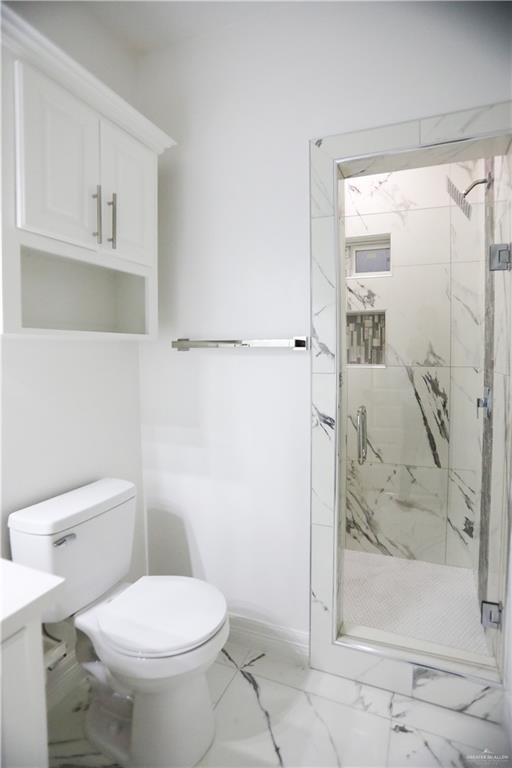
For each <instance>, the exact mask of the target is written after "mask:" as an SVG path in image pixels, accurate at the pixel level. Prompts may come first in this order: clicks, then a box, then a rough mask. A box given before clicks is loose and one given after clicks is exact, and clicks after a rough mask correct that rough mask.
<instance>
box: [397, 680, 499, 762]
mask: <svg viewBox="0 0 512 768" xmlns="http://www.w3.org/2000/svg"><path fill="white" fill-rule="evenodd" d="M391 713H392V719H393V726H394V725H396V724H398V725H400V726H402V725H403V726H407V727H410V728H417V729H419V730H421V731H426V732H428V733H434V734H436V735H438V736H441V737H442V738H444V739H449V740H450V741H454V742H459V743H460V744H467V745H468V746H470V747H471V748H473V749H475V750H480V751H481V752H483V751H484V750H485V749H489V750H491V752H493V753H494V754H498V753H499V754H510V744H509V739H508V738H507V734H506V733H505V731H504V729H503V728H501V726H499V725H496V724H495V723H490V722H486V721H485V720H480V719H478V718H476V717H471V716H468V715H464V714H461V713H459V712H453V711H451V710H449V709H445V708H443V707H436V706H433V705H432V704H426V703H424V702H422V701H417V700H414V699H408V698H406V697H405V696H398V695H397V696H395V697H394V698H393V702H392V705H391Z"/></svg>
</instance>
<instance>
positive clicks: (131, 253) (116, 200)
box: [100, 120, 157, 264]
mask: <svg viewBox="0 0 512 768" xmlns="http://www.w3.org/2000/svg"><path fill="white" fill-rule="evenodd" d="M100 136H101V141H100V146H101V173H100V179H101V192H102V202H103V205H104V206H105V205H106V206H107V210H106V215H103V217H102V222H103V238H102V239H103V247H104V248H105V247H106V248H111V249H113V250H117V252H118V254H119V255H120V256H124V257H126V258H127V259H132V260H133V261H138V262H140V263H141V264H151V262H152V258H153V254H154V252H155V242H156V225H157V210H156V208H157V194H156V184H157V163H156V156H155V155H154V153H153V152H150V150H149V149H147V147H145V146H144V145H143V144H141V143H140V141H136V140H135V139H133V138H132V137H131V136H130V135H129V134H127V133H126V131H123V130H121V129H119V128H117V126H115V125H111V124H109V123H107V122H106V121H104V120H102V121H101V126H100Z"/></svg>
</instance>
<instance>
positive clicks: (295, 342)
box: [172, 336, 309, 352]
mask: <svg viewBox="0 0 512 768" xmlns="http://www.w3.org/2000/svg"><path fill="white" fill-rule="evenodd" d="M172 347H173V349H177V350H179V351H180V352H188V351H189V350H190V349H221V348H222V349H238V348H240V347H262V348H264V347H266V348H272V349H308V348H309V340H308V337H307V336H294V337H293V338H291V339H175V340H174V341H173V342H172Z"/></svg>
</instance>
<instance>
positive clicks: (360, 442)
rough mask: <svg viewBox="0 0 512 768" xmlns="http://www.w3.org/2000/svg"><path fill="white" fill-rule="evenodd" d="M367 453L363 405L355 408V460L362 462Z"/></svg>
mask: <svg viewBox="0 0 512 768" xmlns="http://www.w3.org/2000/svg"><path fill="white" fill-rule="evenodd" d="M367 453H368V437H367V429H366V408H365V406H364V405H361V406H359V408H358V409H357V460H358V462H359V464H364V463H365V461H366V455H367Z"/></svg>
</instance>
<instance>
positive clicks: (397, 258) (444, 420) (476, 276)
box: [335, 135, 512, 670]
mask: <svg viewBox="0 0 512 768" xmlns="http://www.w3.org/2000/svg"><path fill="white" fill-rule="evenodd" d="M510 147H511V137H510V136H509V135H502V136H498V137H489V138H484V139H478V140H474V141H464V142H456V143H446V144H442V145H441V146H433V147H431V148H423V149H421V150H417V151H408V152H397V153H395V154H393V153H387V154H382V155H376V156H373V157H368V156H364V157H359V158H358V157H355V158H352V159H348V160H345V161H343V160H342V161H340V162H339V164H338V168H339V174H340V176H339V180H338V182H337V183H338V189H337V199H338V206H339V210H338V217H337V220H338V227H339V230H338V233H337V235H338V244H339V265H338V277H339V280H338V289H339V290H338V298H337V314H338V345H339V352H338V355H339V362H338V373H339V382H338V383H339V388H338V433H337V440H338V467H337V473H338V482H337V491H336V493H337V499H336V502H337V523H336V524H337V527H338V535H337V546H336V566H335V567H336V569H337V581H336V583H337V595H336V600H335V608H336V613H337V615H336V622H335V624H336V628H337V640H338V641H341V642H344V641H349V642H352V643H353V644H357V643H359V644H362V645H368V644H369V643H370V644H373V645H374V646H376V647H380V648H383V649H386V648H392V649H395V650H397V649H398V650H399V649H404V650H407V651H408V652H411V651H414V652H417V653H418V654H421V655H422V657H427V658H428V657H429V656H432V657H436V658H443V659H447V660H452V661H454V662H460V663H463V664H465V665H468V666H469V667H474V668H475V669H479V670H485V669H489V670H492V669H496V668H499V667H500V665H501V661H502V639H501V638H502V631H501V628H502V626H503V615H502V612H503V605H504V602H505V582H506V562H507V542H508V536H509V534H508V504H509V488H510V435H509V434H508V427H507V425H508V424H509V417H510V413H509V409H510V400H511V389H510V376H511V359H510V358H511V341H512V340H511V317H510V307H511V298H512V295H511V293H512V275H511V273H510V270H509V256H510V252H509V251H508V250H507V247H508V244H509V243H510V241H511V240H512V236H511V201H512V154H511V149H510Z"/></svg>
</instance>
